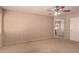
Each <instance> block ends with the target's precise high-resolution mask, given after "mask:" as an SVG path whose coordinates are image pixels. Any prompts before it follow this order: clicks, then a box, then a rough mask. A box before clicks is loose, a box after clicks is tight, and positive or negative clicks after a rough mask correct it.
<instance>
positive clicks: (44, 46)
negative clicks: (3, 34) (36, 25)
mask: <svg viewBox="0 0 79 59" xmlns="http://www.w3.org/2000/svg"><path fill="white" fill-rule="evenodd" d="M0 52H10V53H12V52H13V53H14V52H22V53H27V52H28V53H31V52H32V53H34V52H35V53H36V52H37V53H47V52H49V53H53V52H56V53H58V52H79V44H78V43H74V42H70V41H66V40H62V39H46V40H39V41H33V42H27V43H22V44H16V45H9V46H4V47H2V48H0Z"/></svg>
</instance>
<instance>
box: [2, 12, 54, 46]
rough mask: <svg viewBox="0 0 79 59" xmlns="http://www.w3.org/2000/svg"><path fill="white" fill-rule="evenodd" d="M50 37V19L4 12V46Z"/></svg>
mask: <svg viewBox="0 0 79 59" xmlns="http://www.w3.org/2000/svg"><path fill="white" fill-rule="evenodd" d="M52 37H53V18H52V17H48V16H40V15H35V14H28V13H19V12H14V11H5V15H4V40H3V42H4V45H8V44H15V43H22V42H28V41H33V40H40V39H44V38H52Z"/></svg>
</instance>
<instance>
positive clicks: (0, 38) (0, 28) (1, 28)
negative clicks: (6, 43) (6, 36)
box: [0, 8, 3, 47]
mask: <svg viewBox="0 0 79 59" xmlns="http://www.w3.org/2000/svg"><path fill="white" fill-rule="evenodd" d="M2 20H3V9H2V8H0V47H2V42H3V41H2V34H3V33H2V30H3V24H2V23H3V21H2Z"/></svg>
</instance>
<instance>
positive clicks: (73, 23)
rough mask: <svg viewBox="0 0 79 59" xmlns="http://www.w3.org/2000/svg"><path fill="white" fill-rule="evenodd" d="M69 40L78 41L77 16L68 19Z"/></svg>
mask: <svg viewBox="0 0 79 59" xmlns="http://www.w3.org/2000/svg"><path fill="white" fill-rule="evenodd" d="M70 40H73V41H79V17H78V18H77V17H76V18H71V19H70Z"/></svg>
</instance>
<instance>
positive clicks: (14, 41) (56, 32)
mask: <svg viewBox="0 0 79 59" xmlns="http://www.w3.org/2000/svg"><path fill="white" fill-rule="evenodd" d="M65 52H66V53H73V52H77V53H79V6H1V7H0V53H65Z"/></svg>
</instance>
